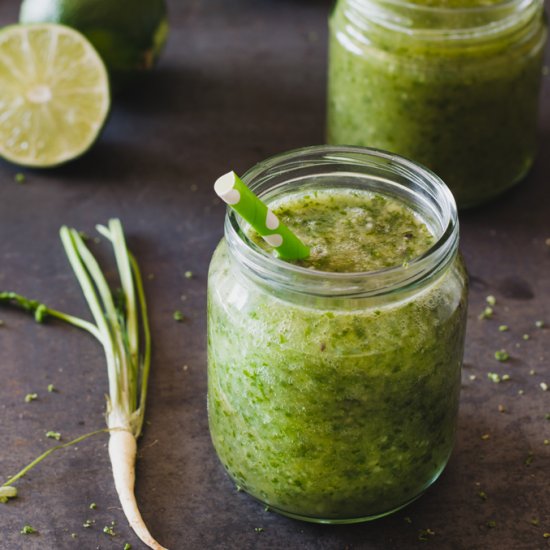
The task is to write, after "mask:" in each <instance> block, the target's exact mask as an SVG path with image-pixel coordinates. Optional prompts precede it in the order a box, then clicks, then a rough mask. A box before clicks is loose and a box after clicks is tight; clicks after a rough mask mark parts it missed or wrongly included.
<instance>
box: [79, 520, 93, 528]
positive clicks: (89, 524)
mask: <svg viewBox="0 0 550 550" xmlns="http://www.w3.org/2000/svg"><path fill="white" fill-rule="evenodd" d="M94 523H95V521H94V520H93V519H87V520H86V521H85V522H84V523H83V524H82V527H85V528H86V529H88V528H90V527H91V526H92V525H93V524H94Z"/></svg>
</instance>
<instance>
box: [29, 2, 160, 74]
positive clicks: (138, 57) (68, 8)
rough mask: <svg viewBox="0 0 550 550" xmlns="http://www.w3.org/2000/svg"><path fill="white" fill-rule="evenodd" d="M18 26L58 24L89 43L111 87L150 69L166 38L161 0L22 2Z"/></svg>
mask: <svg viewBox="0 0 550 550" xmlns="http://www.w3.org/2000/svg"><path fill="white" fill-rule="evenodd" d="M19 20H20V22H21V23H61V24H63V25H68V26H69V27H73V28H75V29H76V30H78V31H80V32H81V33H82V34H84V35H85V36H86V38H88V40H90V42H91V43H92V44H93V45H94V46H95V48H96V50H97V51H98V52H99V54H100V55H101V57H102V58H103V60H104V61H105V65H107V69H108V70H109V73H110V75H111V77H112V79H114V81H115V84H120V83H124V81H126V80H128V77H129V76H132V75H134V74H135V73H139V72H140V71H143V70H146V69H150V68H151V67H152V66H153V65H154V63H155V61H156V60H157V58H158V56H159V54H160V51H161V49H162V47H163V46H164V43H165V42H166V38H167V36H168V19H167V15H166V4H165V0H24V2H23V4H22V5H21V12H20V14H19Z"/></svg>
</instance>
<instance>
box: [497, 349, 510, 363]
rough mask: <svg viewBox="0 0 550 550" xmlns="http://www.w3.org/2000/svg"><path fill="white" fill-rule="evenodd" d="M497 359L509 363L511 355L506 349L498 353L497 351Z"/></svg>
mask: <svg viewBox="0 0 550 550" xmlns="http://www.w3.org/2000/svg"><path fill="white" fill-rule="evenodd" d="M495 359H496V360H497V361H502V362H504V361H508V359H510V355H509V353H508V352H507V351H506V350H505V349H499V350H498V351H495Z"/></svg>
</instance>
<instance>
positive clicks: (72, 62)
mask: <svg viewBox="0 0 550 550" xmlns="http://www.w3.org/2000/svg"><path fill="white" fill-rule="evenodd" d="M0 80H1V81H2V86H1V87H0V156H2V157H4V158H5V159H7V160H9V161H11V162H13V163H15V164H19V165H22V166H29V167H41V168H45V167H52V166H57V165H59V164H63V163H65V162H67V161H69V160H72V159H74V158H76V157H78V156H80V155H81V154H83V153H84V152H86V151H87V150H88V149H89V148H90V146H91V145H92V144H93V143H94V141H95V140H96V138H97V136H98V135H99V133H100V132H101V129H102V128H103V125H104V123H105V120H106V118H107V115H108V112H109V107H110V92H109V79H108V76H107V70H106V68H105V65H104V63H103V61H102V60H101V58H100V57H99V55H98V53H97V52H96V50H95V49H94V47H93V46H92V45H91V44H90V43H89V41H88V40H87V39H86V38H85V37H84V36H82V35H81V34H80V33H79V32H77V31H75V30H73V29H71V28H69V27H66V26H64V25H57V24H32V25H12V26H9V27H6V28H4V29H2V31H0Z"/></svg>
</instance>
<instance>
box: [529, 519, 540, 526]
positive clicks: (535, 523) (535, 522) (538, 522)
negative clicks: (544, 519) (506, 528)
mask: <svg viewBox="0 0 550 550" xmlns="http://www.w3.org/2000/svg"><path fill="white" fill-rule="evenodd" d="M529 523H530V524H531V525H539V524H540V521H539V520H538V519H537V518H531V520H530V522H529Z"/></svg>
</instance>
